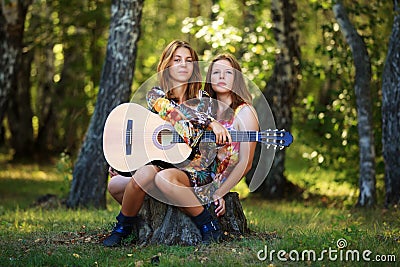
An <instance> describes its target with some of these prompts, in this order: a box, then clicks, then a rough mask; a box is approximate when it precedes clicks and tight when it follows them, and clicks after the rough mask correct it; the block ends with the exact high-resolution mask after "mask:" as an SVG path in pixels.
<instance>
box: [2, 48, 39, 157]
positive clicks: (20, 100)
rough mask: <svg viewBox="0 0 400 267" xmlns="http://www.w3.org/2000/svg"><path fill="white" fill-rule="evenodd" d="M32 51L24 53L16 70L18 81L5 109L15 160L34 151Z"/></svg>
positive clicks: (28, 155) (30, 155)
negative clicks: (31, 90) (31, 78)
mask: <svg viewBox="0 0 400 267" xmlns="http://www.w3.org/2000/svg"><path fill="white" fill-rule="evenodd" d="M32 60H33V51H28V52H26V53H24V54H23V55H22V57H21V64H20V68H19V70H18V74H17V75H18V82H17V87H16V88H15V90H13V91H11V93H10V96H11V97H10V100H9V107H8V111H7V118H8V125H9V128H10V131H11V146H12V148H13V149H14V151H15V152H14V156H13V158H14V159H16V160H19V159H26V158H31V157H32V154H33V152H34V149H33V145H34V138H33V126H32V117H33V111H32V105H31V94H30V89H31V83H30V77H31V64H32Z"/></svg>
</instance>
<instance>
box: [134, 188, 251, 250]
mask: <svg viewBox="0 0 400 267" xmlns="http://www.w3.org/2000/svg"><path fill="white" fill-rule="evenodd" d="M224 199H225V203H226V213H225V214H224V215H223V216H221V217H220V218H217V217H216V216H215V212H214V210H215V206H214V204H211V205H210V207H208V210H209V211H210V213H211V214H212V215H213V216H214V217H215V219H217V220H218V221H219V223H220V225H221V228H222V231H223V232H224V233H225V235H227V236H229V237H240V236H242V235H245V234H247V233H249V229H248V227H247V220H246V217H245V215H244V212H243V209H242V205H241V203H240V200H239V194H238V193H236V192H230V193H228V194H226V195H225V197H224ZM139 215H140V216H141V217H142V219H143V222H142V225H140V227H138V229H136V233H137V236H138V241H137V244H139V245H148V244H165V245H187V246H193V245H196V244H198V243H200V242H201V234H200V231H199V229H198V228H197V227H196V225H195V224H194V223H193V222H192V220H191V219H190V217H189V216H187V215H186V214H184V213H183V212H182V211H181V210H180V209H179V208H177V207H175V206H171V205H167V204H165V203H162V202H160V201H157V200H155V199H154V198H151V197H146V198H145V201H144V203H143V206H142V208H141V210H140V212H139Z"/></svg>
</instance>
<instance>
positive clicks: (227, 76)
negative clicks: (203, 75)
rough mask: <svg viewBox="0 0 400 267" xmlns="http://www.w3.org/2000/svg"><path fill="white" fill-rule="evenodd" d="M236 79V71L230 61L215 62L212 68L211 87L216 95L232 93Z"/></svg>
mask: <svg viewBox="0 0 400 267" xmlns="http://www.w3.org/2000/svg"><path fill="white" fill-rule="evenodd" d="M234 78H235V69H234V68H233V67H232V64H231V63H230V62H229V61H228V60H226V59H221V60H218V61H215V62H214V64H213V66H212V68H211V85H212V88H213V90H214V91H215V92H216V93H228V92H230V91H231V90H232V88H233V80H234Z"/></svg>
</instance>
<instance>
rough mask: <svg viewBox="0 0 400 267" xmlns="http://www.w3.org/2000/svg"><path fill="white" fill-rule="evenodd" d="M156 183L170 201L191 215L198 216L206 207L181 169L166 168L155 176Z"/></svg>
mask: <svg viewBox="0 0 400 267" xmlns="http://www.w3.org/2000/svg"><path fill="white" fill-rule="evenodd" d="M155 183H156V185H157V187H158V188H159V190H160V191H161V192H163V193H164V194H165V197H166V198H167V199H168V201H169V203H168V204H172V205H175V206H178V207H180V208H181V210H182V211H183V212H185V213H186V214H187V215H189V216H192V217H194V216H197V215H199V214H200V213H201V212H202V211H203V210H204V207H203V206H202V205H201V204H200V201H199V200H198V199H197V197H196V196H195V195H194V193H193V190H192V188H191V187H190V183H189V179H188V177H187V175H186V173H184V172H183V171H181V170H179V169H165V170H162V171H160V172H159V173H157V174H156V176H155Z"/></svg>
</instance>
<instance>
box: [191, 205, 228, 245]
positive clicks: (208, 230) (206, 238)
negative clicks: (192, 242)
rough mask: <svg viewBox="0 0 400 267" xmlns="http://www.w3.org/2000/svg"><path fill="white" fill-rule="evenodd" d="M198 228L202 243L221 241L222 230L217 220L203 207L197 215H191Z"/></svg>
mask: <svg viewBox="0 0 400 267" xmlns="http://www.w3.org/2000/svg"><path fill="white" fill-rule="evenodd" d="M192 221H193V222H194V223H195V224H196V226H197V228H199V230H200V233H201V238H202V242H203V244H210V243H211V242H217V243H218V242H220V241H222V237H223V234H222V231H221V227H220V226H219V223H218V221H217V220H214V219H213V218H212V216H211V214H210V213H209V212H208V210H206V209H204V210H203V212H202V213H200V214H199V215H197V216H195V217H192Z"/></svg>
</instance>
